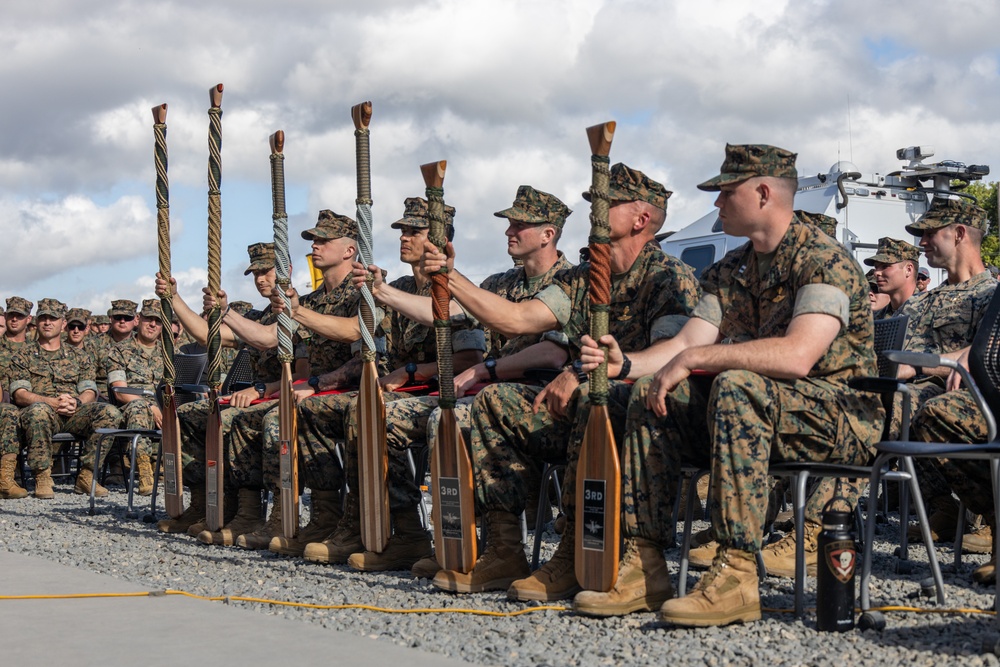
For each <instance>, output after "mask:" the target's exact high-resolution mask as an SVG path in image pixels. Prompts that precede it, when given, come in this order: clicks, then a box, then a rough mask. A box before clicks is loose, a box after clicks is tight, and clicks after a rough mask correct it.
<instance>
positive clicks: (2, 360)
mask: <svg viewBox="0 0 1000 667" xmlns="http://www.w3.org/2000/svg"><path fill="white" fill-rule="evenodd" d="M23 346H24V341H20V342H15V341H12V340H11V339H10V338H7V336H0V388H2V389H3V390H4V391H6V392H10V380H11V378H10V362H11V361H12V360H13V359H14V355H16V354H17V351H18V350H20V349H21V348H22V347H23Z"/></svg>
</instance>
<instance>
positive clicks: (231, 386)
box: [220, 347, 257, 396]
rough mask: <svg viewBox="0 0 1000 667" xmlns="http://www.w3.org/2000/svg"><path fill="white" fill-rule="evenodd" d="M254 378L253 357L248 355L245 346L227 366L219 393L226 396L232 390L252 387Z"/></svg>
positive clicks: (248, 351)
mask: <svg viewBox="0 0 1000 667" xmlns="http://www.w3.org/2000/svg"><path fill="white" fill-rule="evenodd" d="M256 379H257V378H256V377H254V372H253V359H252V358H251V357H250V350H248V349H247V348H245V347H244V348H241V349H240V351H239V352H237V353H236V358H235V359H233V363H232V365H231V366H230V367H229V372H228V373H226V381H225V382H223V383H222V390H221V392H220V394H221V395H222V396H228V395H229V394H231V393H233V392H234V391H239V390H240V389H246V388H247V387H252V386H253V383H254V381H255V380H256Z"/></svg>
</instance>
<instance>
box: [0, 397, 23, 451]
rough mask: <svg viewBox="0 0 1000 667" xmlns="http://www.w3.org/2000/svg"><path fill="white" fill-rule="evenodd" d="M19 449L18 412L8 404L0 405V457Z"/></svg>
mask: <svg viewBox="0 0 1000 667" xmlns="http://www.w3.org/2000/svg"><path fill="white" fill-rule="evenodd" d="M20 449H21V436H20V412H19V411H18V409H17V407H16V406H14V405H11V404H10V403H0V455H4V454H17V453H18V451H19V450H20Z"/></svg>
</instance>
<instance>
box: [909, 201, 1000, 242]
mask: <svg viewBox="0 0 1000 667" xmlns="http://www.w3.org/2000/svg"><path fill="white" fill-rule="evenodd" d="M948 225H966V226H968V227H975V228H976V229H981V230H982V231H983V232H988V231H989V229H990V221H989V220H988V219H987V217H986V211H984V210H983V209H981V208H979V206H977V205H976V203H975V202H974V201H972V200H970V199H966V198H965V197H934V199H933V200H931V207H930V209H928V210H927V212H926V213H924V214H923V215H922V216H920V219H918V220H917V221H916V222H914V223H913V224H911V225H907V226H906V233H907V234H913V235H914V236H922V235H923V233H924V230H925V229H941V228H942V227H947V226H948Z"/></svg>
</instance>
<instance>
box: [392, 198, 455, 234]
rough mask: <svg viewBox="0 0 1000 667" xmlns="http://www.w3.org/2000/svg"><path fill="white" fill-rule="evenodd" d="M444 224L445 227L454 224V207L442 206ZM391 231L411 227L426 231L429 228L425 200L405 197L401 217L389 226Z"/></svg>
mask: <svg viewBox="0 0 1000 667" xmlns="http://www.w3.org/2000/svg"><path fill="white" fill-rule="evenodd" d="M444 222H445V224H446V225H453V224H454V223H455V207H454V206H449V205H448V204H445V205H444ZM389 226H390V227H392V228H393V229H401V228H403V227H413V228H414V229H428V228H429V227H430V226H431V219H430V211H429V209H428V208H427V200H426V199H424V198H422V197H407V198H406V199H405V200H404V201H403V217H402V218H400V219H399V220H397V221H396V222H394V223H392V224H391V225H389Z"/></svg>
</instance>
